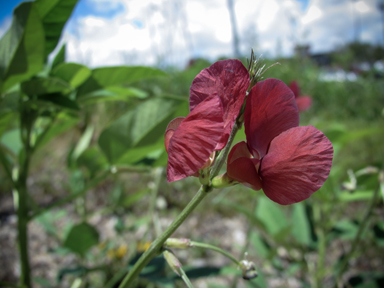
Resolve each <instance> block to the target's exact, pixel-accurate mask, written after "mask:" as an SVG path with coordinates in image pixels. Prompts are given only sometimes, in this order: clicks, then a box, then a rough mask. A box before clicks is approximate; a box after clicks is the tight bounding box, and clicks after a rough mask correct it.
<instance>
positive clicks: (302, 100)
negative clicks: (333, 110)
mask: <svg viewBox="0 0 384 288" xmlns="http://www.w3.org/2000/svg"><path fill="white" fill-rule="evenodd" d="M296 104H297V108H298V109H299V111H305V110H308V109H309V107H311V105H312V98H311V96H299V97H297V98H296Z"/></svg>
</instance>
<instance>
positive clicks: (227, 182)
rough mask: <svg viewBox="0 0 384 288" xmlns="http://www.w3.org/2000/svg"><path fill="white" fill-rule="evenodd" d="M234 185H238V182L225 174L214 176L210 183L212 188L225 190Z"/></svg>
mask: <svg viewBox="0 0 384 288" xmlns="http://www.w3.org/2000/svg"><path fill="white" fill-rule="evenodd" d="M236 184H238V182H237V181H236V180H234V179H232V178H230V177H229V176H228V174H227V173H224V174H221V175H219V176H216V177H215V178H213V179H212V182H211V185H212V187H213V188H225V187H229V186H233V185H236Z"/></svg>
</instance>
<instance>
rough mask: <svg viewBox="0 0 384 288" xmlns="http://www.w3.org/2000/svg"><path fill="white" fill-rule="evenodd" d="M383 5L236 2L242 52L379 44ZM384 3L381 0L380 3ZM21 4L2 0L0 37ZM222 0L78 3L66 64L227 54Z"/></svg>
mask: <svg viewBox="0 0 384 288" xmlns="http://www.w3.org/2000/svg"><path fill="white" fill-rule="evenodd" d="M377 1H382V0H356V1H351V0H337V1H336V0H268V1H265V0H234V3H235V13H236V18H237V27H238V34H239V38H240V50H241V52H242V54H244V55H246V56H248V54H249V51H250V49H251V48H254V50H255V51H257V53H258V54H263V55H264V57H275V56H277V55H280V56H290V55H292V53H293V50H294V46H295V45H298V44H305V45H307V44H308V45H310V47H311V48H310V49H311V52H312V53H322V52H328V51H330V50H332V49H335V48H337V47H340V46H342V45H343V44H345V43H347V42H350V41H352V40H354V37H355V36H356V30H355V27H356V25H355V24H356V23H359V30H358V33H357V35H358V38H359V40H360V41H363V42H369V43H373V44H382V43H383V36H382V35H383V31H382V29H383V28H382V24H381V15H380V13H379V11H378V9H377ZM383 1H384V0H383ZM20 2H22V1H20V0H0V36H2V35H3V34H4V33H5V31H6V29H7V28H8V27H9V25H10V20H11V15H12V10H13V9H14V8H15V7H16V6H17V5H18V4H19V3H20ZM226 3H227V1H226V0H209V1H207V0H186V1H180V0H80V1H79V2H78V5H77V6H76V9H75V11H74V13H73V15H72V17H71V19H70V20H69V21H68V23H67V25H66V28H65V30H64V33H63V36H62V39H61V42H62V43H63V42H66V43H67V55H68V61H72V62H79V63H83V64H86V65H89V66H93V67H94V66H104V65H122V64H127V65H152V64H171V65H176V66H182V65H184V64H185V63H187V62H188V60H189V59H191V58H195V57H204V58H209V59H211V60H214V59H215V57H219V56H224V55H225V56H232V55H233V48H232V42H231V41H232V34H231V31H232V30H231V23H230V20H229V19H230V17H229V13H228V8H227V5H226Z"/></svg>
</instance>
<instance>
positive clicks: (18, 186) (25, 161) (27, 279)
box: [14, 123, 32, 287]
mask: <svg viewBox="0 0 384 288" xmlns="http://www.w3.org/2000/svg"><path fill="white" fill-rule="evenodd" d="M31 127H32V124H31V123H29V125H27V127H26V130H27V131H26V135H25V138H24V141H23V143H24V149H25V156H24V157H21V159H20V171H19V175H18V177H17V179H16V183H15V189H14V190H15V192H17V193H14V195H16V196H17V199H15V200H16V201H15V203H16V207H15V208H16V211H17V230H18V244H19V253H20V266H21V277H20V281H21V285H22V286H25V287H32V282H31V267H30V264H29V254H28V213H29V209H28V203H27V201H28V191H27V178H28V170H29V163H30V159H31V156H32V149H31V146H30V139H31V138H30V137H31ZM22 131H23V130H22V129H21V133H23V132H22ZM21 137H22V138H23V136H22V135H21Z"/></svg>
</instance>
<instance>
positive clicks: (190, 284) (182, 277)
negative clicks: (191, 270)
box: [179, 267, 194, 288]
mask: <svg viewBox="0 0 384 288" xmlns="http://www.w3.org/2000/svg"><path fill="white" fill-rule="evenodd" d="M179 270H180V274H181V275H180V277H181V279H183V281H184V283H185V285H187V287H188V288H194V287H193V285H192V283H191V281H190V280H189V278H188V276H187V274H185V271H184V269H183V268H181V267H180V268H179Z"/></svg>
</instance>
